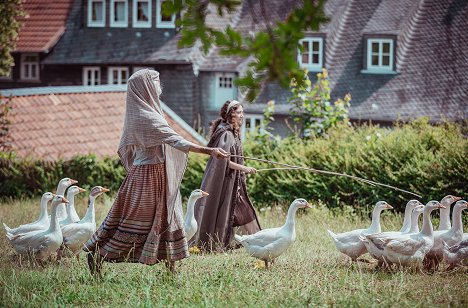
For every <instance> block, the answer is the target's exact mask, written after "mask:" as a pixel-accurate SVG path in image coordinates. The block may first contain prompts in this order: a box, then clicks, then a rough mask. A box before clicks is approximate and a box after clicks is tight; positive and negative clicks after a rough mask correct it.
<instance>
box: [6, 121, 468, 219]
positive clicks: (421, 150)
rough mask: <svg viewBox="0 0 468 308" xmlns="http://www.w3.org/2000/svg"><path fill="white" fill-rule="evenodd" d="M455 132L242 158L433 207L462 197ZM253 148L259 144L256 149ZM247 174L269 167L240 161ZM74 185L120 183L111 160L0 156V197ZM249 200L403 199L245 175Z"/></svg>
mask: <svg viewBox="0 0 468 308" xmlns="http://www.w3.org/2000/svg"><path fill="white" fill-rule="evenodd" d="M463 129H464V128H463V126H462V125H456V124H448V123H445V124H441V125H437V126H433V125H430V124H428V122H427V120H424V119H421V120H418V121H415V122H412V123H410V124H398V125H397V126H396V127H393V128H381V127H378V126H359V127H339V128H336V129H333V130H331V131H329V132H328V135H327V136H325V137H318V138H313V139H308V140H301V139H298V138H296V137H289V138H285V139H283V140H280V141H268V140H265V139H257V140H255V138H253V139H249V140H248V141H246V142H245V143H244V148H245V151H244V152H245V153H244V154H245V155H246V156H251V157H256V158H264V159H269V160H272V161H277V162H282V163H287V164H292V165H299V166H308V167H312V168H316V169H323V170H329V171H336V172H341V173H346V174H350V175H355V176H359V177H363V178H367V179H370V180H373V181H376V182H382V183H385V184H388V185H392V186H396V187H399V188H402V189H405V190H409V191H413V192H415V193H417V194H420V195H422V196H423V198H422V199H421V201H422V202H427V201H428V200H431V199H438V200H440V199H441V198H442V197H443V196H445V195H447V194H455V195H460V196H462V197H465V198H466V196H465V195H464V193H465V189H466V187H468V173H467V166H468V155H467V154H468V142H467V139H466V138H465V137H464V133H465V132H464V131H463ZM259 140H260V142H259ZM206 159H207V157H206V156H202V155H199V154H190V156H189V165H188V168H187V171H186V173H185V176H184V180H183V183H182V187H181V192H182V195H183V196H188V195H189V194H190V191H191V190H192V189H195V188H197V187H199V185H200V183H201V180H202V178H203V172H204V168H205V164H206ZM247 164H248V165H249V166H253V167H255V168H258V169H261V168H271V167H273V165H268V164H265V163H260V162H257V161H247ZM65 176H68V177H71V178H74V179H77V180H78V181H79V185H82V186H84V187H90V186H94V185H102V186H106V187H108V188H110V189H111V190H112V191H117V189H118V188H119V186H120V184H121V183H122V180H123V178H124V176H125V171H124V169H123V167H122V165H121V164H120V163H119V161H118V159H115V158H109V157H106V158H101V159H98V158H97V157H96V156H95V155H86V156H77V157H74V158H73V159H71V160H69V161H57V162H47V161H41V160H34V159H22V158H19V157H17V156H16V155H15V154H14V153H1V154H0V181H1V183H2V184H1V186H0V196H3V197H19V196H22V195H26V196H33V195H38V194H40V193H42V192H43V191H46V190H52V191H53V190H55V187H56V185H57V182H58V180H59V179H60V178H62V177H65ZM247 181H248V189H249V194H250V196H251V197H252V199H253V201H254V203H255V204H257V205H265V204H272V203H278V202H282V203H284V202H290V201H291V200H293V199H294V198H298V197H303V198H306V199H309V200H317V201H321V202H323V203H325V204H327V205H328V206H329V207H340V206H342V205H343V204H347V205H354V206H362V205H369V204H374V203H375V202H376V201H378V200H386V201H387V202H389V203H390V204H392V205H394V206H395V207H396V208H397V209H399V210H401V209H402V208H403V207H404V205H405V203H406V201H407V200H409V199H412V198H413V197H412V196H411V195H408V194H405V193H402V192H399V191H395V190H391V189H389V188H386V187H380V186H370V185H367V184H363V183H361V182H358V181H354V180H351V179H349V178H345V177H337V176H328V175H322V174H316V173H312V172H307V171H298V170H289V171H286V170H280V171H259V172H258V173H257V174H256V175H248V176H247Z"/></svg>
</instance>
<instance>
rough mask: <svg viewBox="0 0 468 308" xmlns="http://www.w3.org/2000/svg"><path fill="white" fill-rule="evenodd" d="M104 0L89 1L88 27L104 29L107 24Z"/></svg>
mask: <svg viewBox="0 0 468 308" xmlns="http://www.w3.org/2000/svg"><path fill="white" fill-rule="evenodd" d="M105 8H106V2H105V1H104V0H88V27H104V26H105V24H106V18H105V16H106V15H105V12H106V10H105Z"/></svg>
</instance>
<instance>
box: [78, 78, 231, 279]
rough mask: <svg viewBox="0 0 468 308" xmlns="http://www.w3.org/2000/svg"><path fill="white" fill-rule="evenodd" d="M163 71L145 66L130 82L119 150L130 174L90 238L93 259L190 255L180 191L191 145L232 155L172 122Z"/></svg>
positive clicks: (94, 266) (170, 261) (169, 260)
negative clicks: (163, 98)
mask: <svg viewBox="0 0 468 308" xmlns="http://www.w3.org/2000/svg"><path fill="white" fill-rule="evenodd" d="M161 92H162V91H161V85H160V80H159V73H158V72H156V71H153V70H148V69H144V70H140V71H138V72H136V73H135V74H133V75H132V76H131V77H130V78H129V80H128V85H127V102H126V111H125V122H124V128H123V131H122V137H121V139H120V145H119V149H118V151H117V152H118V154H119V157H120V160H121V161H122V163H123V165H124V167H125V169H126V170H127V176H126V177H125V179H124V182H123V183H122V185H121V186H120V188H119V191H118V192H117V197H116V199H115V201H114V203H113V205H112V207H111V209H110V211H109V213H108V214H107V217H106V218H105V220H104V222H103V223H102V224H101V226H100V227H99V228H98V230H97V231H96V232H95V233H94V235H93V236H92V237H91V239H90V240H89V241H88V242H87V243H85V247H84V249H85V251H88V252H89V254H88V265H89V267H90V270H91V272H92V273H94V272H99V270H100V265H101V261H102V260H104V261H111V262H140V263H144V264H150V265H151V264H155V263H157V262H160V261H166V264H167V265H168V267H169V268H170V270H171V271H173V270H174V262H175V261H177V260H181V259H183V258H186V257H187V256H188V247H187V240H186V238H185V232H184V230H183V218H182V207H181V196H180V192H179V186H180V182H181V180H182V177H183V174H184V171H185V167H186V164H187V153H188V152H189V151H192V152H198V153H204V154H209V155H211V156H212V157H216V158H226V157H227V154H228V153H226V152H225V151H224V150H223V149H219V148H207V147H201V146H198V145H196V144H193V143H191V142H189V141H187V140H185V139H184V138H182V137H181V136H180V135H178V134H177V133H176V132H175V131H174V130H172V128H171V127H169V125H168V123H167V121H166V119H165V117H164V113H163V110H162V108H161V104H160V101H159V96H160V95H161Z"/></svg>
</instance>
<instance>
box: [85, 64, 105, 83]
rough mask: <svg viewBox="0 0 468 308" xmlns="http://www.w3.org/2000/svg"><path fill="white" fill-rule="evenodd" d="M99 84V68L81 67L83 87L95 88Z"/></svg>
mask: <svg viewBox="0 0 468 308" xmlns="http://www.w3.org/2000/svg"><path fill="white" fill-rule="evenodd" d="M99 84H101V69H100V68H99V66H86V67H83V85H84V86H97V85H99Z"/></svg>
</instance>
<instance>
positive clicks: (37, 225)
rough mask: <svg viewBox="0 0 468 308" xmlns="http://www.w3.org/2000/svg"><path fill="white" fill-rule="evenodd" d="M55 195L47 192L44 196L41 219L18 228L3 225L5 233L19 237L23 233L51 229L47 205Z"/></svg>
mask: <svg viewBox="0 0 468 308" xmlns="http://www.w3.org/2000/svg"><path fill="white" fill-rule="evenodd" d="M54 196H55V194H53V193H51V192H46V193H44V194H43V195H42V198H41V212H40V214H39V218H38V219H37V220H36V221H34V222H32V223H29V224H25V225H21V226H19V227H16V228H13V229H12V228H9V227H8V226H7V225H6V224H3V226H4V227H5V231H6V232H7V233H8V234H10V235H17V234H22V233H27V232H31V231H35V230H44V229H47V228H48V227H49V224H50V220H49V215H48V214H47V204H48V203H49V201H50V200H52V199H53V198H54Z"/></svg>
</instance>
